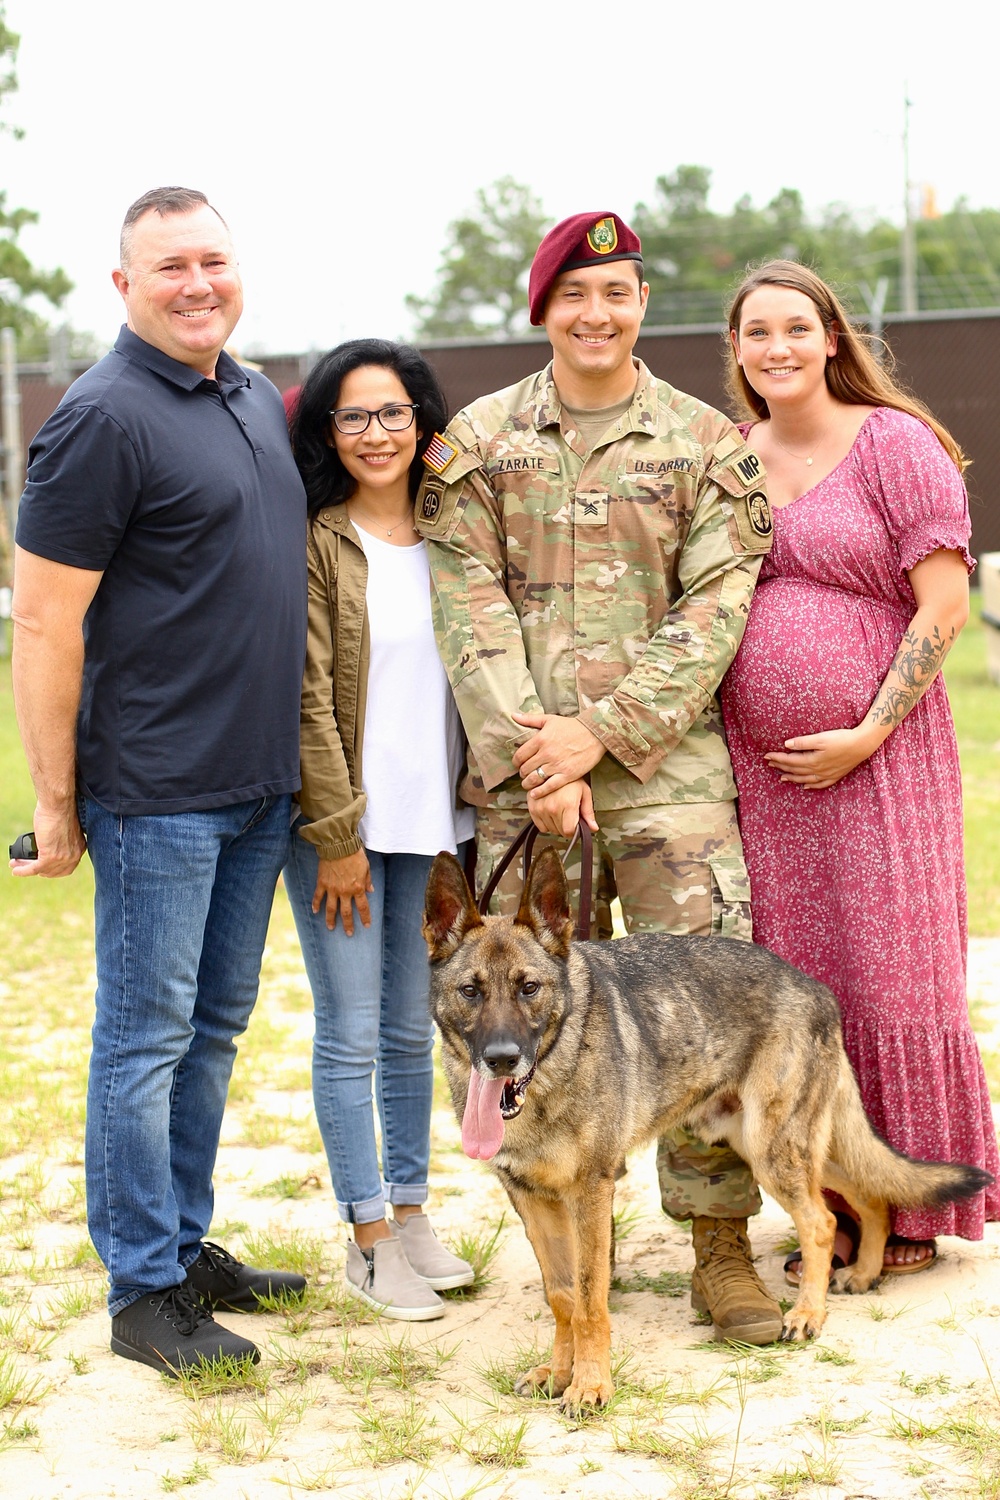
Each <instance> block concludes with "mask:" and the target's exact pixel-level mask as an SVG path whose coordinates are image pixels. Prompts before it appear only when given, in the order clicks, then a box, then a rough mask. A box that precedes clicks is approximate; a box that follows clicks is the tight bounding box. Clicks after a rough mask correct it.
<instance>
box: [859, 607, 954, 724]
mask: <svg viewBox="0 0 1000 1500" xmlns="http://www.w3.org/2000/svg"><path fill="white" fill-rule="evenodd" d="M954 644H955V631H954V630H952V631H950V632H949V635H948V638H947V640H946V639H945V637H944V636H943V635H942V634H941V631H940V630H939V629H938V627H937V626H936V625H935V626H934V633H933V635H932V636H926V635H925V636H924V637H923V639H922V640H921V639H920V637H919V636H918V635H917V633H916V631H914V630H908V631H907V632H906V634H905V635H904V636H903V639H902V641H900V644H899V650H898V651H897V652H896V659H895V661H894V662H893V664H892V666H891V667H890V669H889V673H888V676H887V677H886V680H885V682H884V683H883V684H882V690H881V692H880V693H879V695H878V697H877V698H876V699H875V702H874V703H873V704H872V706H871V711H870V713H869V715H868V717H869V719H870V720H871V722H872V723H873V724H888V726H889V728H890V729H895V727H896V725H897V724H898V723H900V722H901V720H903V719H905V718H906V715H907V714H908V713H909V712H910V709H911V708H912V707H913V705H914V704H915V703H917V702H918V701H919V700H920V699H921V698H922V697H923V695H924V693H926V691H927V689H928V688H929V687H930V685H931V683H932V682H933V681H934V679H935V677H936V676H937V674H938V673H939V672H940V670H941V667H942V665H943V663H944V659H945V657H946V656H947V655H948V652H949V651H950V650H951V648H952V646H953V645H954Z"/></svg>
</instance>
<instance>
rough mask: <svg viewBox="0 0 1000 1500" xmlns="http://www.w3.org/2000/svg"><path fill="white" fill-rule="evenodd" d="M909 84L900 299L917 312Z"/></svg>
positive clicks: (906, 89)
mask: <svg viewBox="0 0 1000 1500" xmlns="http://www.w3.org/2000/svg"><path fill="white" fill-rule="evenodd" d="M909 92H910V90H909V85H908V84H904V85H903V94H904V97H903V187H904V193H905V196H904V200H903V207H904V210H905V211H904V214H903V243H902V256H901V265H900V272H901V276H900V280H901V292H902V295H901V297H900V301H901V303H902V308H903V312H905V313H915V312H917V310H918V307H919V301H918V297H917V226H916V224H915V222H914V219H913V184H912V183H911V182H910V109H911V106H912V101H911V100H910V98H909V97H908V95H909Z"/></svg>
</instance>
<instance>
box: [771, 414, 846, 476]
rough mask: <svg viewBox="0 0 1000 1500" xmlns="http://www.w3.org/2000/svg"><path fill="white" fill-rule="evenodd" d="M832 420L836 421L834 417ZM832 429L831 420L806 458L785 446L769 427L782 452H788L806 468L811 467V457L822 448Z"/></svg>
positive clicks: (790, 456)
mask: <svg viewBox="0 0 1000 1500" xmlns="http://www.w3.org/2000/svg"><path fill="white" fill-rule="evenodd" d="M834 421H836V418H834ZM832 431H833V422H831V423H830V425H829V426H828V427H826V428H825V429H824V431H823V435H822V437H821V438H820V440H819V442H818V443H817V444H816V446H815V448H814V449H813V451H812V452H811V453H810V455H809V457H808V458H806V456H805V454H804V453H793V452H792V450H791V448H786V447H785V445H784V443H783V442H782V441H781V439H780V437H779V436H778V434H777V433H776V432H775V431H774V429H773V428H772V429H771V436H772V438H773V439H774V441H775V442H776V443H777V445H778V447H779V448H780V449H781V450H782V452H783V453H787V454H788V456H789V458H794V459H795V460H796V462H798V463H800V464H805V466H806V468H807V469H811V468H812V461H813V459H814V458H815V457H816V455H817V453H818V452H819V450H820V449H821V448H822V446H823V444H824V443H825V442H826V440H827V438H828V437H829V436H830V433H831V432H832Z"/></svg>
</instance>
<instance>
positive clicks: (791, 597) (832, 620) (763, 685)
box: [722, 579, 906, 751]
mask: <svg viewBox="0 0 1000 1500" xmlns="http://www.w3.org/2000/svg"><path fill="white" fill-rule="evenodd" d="M905 628H906V620H905V618H903V617H902V616H901V615H900V614H899V612H898V611H897V610H895V609H893V608H891V607H888V606H886V605H883V604H881V603H880V602H878V601H874V600H868V599H862V598H859V597H858V596H856V595H852V594H848V593H846V592H844V591H842V590H839V589H830V588H824V587H823V586H822V585H820V584H812V583H806V582H800V581H799V580H792V579H769V580H767V581H766V582H765V583H763V584H761V585H760V587H759V588H758V590H757V592H756V594H755V595H754V599H753V605H752V607H751V609H750V619H749V621H748V623H747V629H746V634H745V635H744V637H743V643H742V645H741V646H740V649H739V651H738V652H737V655H736V659H735V661H734V662H733V665H732V666H731V667H730V669H729V672H728V673H727V675H726V678H725V680H724V683H723V689H722V691H723V701H724V704H725V710H726V723H727V727H728V728H730V729H731V732H732V733H734V734H737V735H740V736H742V737H743V738H744V739H745V740H746V741H747V743H748V744H749V745H750V746H751V747H753V748H754V749H757V750H760V751H765V750H777V749H780V748H781V745H782V743H783V741H785V740H786V739H791V738H792V737H793V736H794V735H799V734H818V733H819V732H820V731H821V730H823V729H851V728H853V727H854V725H855V724H858V723H860V721H861V720H862V718H863V717H864V715H865V714H866V713H867V711H868V709H869V708H870V706H871V702H872V699H873V698H874V697H875V694H876V693H877V692H878V688H879V684H880V683H881V681H882V679H883V677H884V676H885V674H886V672H887V671H888V669H889V666H890V664H891V662H892V659H893V657H894V655H895V652H896V647H897V645H898V644H899V640H900V637H901V635H902V633H903V630H904V629H905Z"/></svg>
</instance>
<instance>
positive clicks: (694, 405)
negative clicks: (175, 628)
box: [416, 214, 781, 1343]
mask: <svg viewBox="0 0 1000 1500" xmlns="http://www.w3.org/2000/svg"><path fill="white" fill-rule="evenodd" d="M647 293H648V287H647V286H646V285H645V283H644V282H643V281H642V264H641V259H640V253H639V241H638V239H637V237H636V236H635V235H634V234H633V233H632V231H631V230H630V229H629V228H628V226H627V225H625V224H624V223H623V222H622V221H621V220H620V219H619V218H618V217H617V215H614V214H581V215H577V216H575V217H574V218H573V219H570V220H566V221H564V222H563V223H562V224H560V225H557V226H556V228H555V229H553V230H552V231H551V232H550V234H549V235H547V236H546V238H545V239H544V240H543V241H542V244H541V246H540V247H539V250H538V253H537V254H536V256H535V260H534V263H533V265H532V272H531V283H530V289H529V295H530V299H531V314H532V322H533V323H539V322H542V321H544V324H545V328H546V331H547V333H548V334H549V337H550V339H551V341H552V345H553V351H554V359H553V362H552V364H551V365H550V366H549V368H548V369H546V370H544V371H542V372H541V373H539V374H537V375H533V376H531V377H529V378H528V379H527V380H523V381H521V382H520V383H519V384H518V385H515V386H512V387H511V388H510V389H508V390H505V391H501V392H499V393H497V394H496V395H493V396H486V397H483V398H482V399H481V400H479V401H476V402H474V403H473V404H472V405H471V406H469V407H467V408H466V409H465V410H464V411H462V412H460V413H459V415H458V416H457V417H455V418H454V420H453V421H452V422H451V423H450V425H449V427H448V430H447V432H446V433H444V434H443V435H439V436H438V437H436V438H435V440H434V441H433V442H432V443H431V445H430V446H429V448H428V450H427V452H426V454H425V457H424V462H425V464H426V465H427V470H428V472H427V474H426V476H425V479H424V482H423V485H422V488H421V491H420V495H419V496H418V499H417V505H416V522H417V527H418V530H419V531H420V532H421V533H422V534H423V535H424V536H425V537H426V538H427V539H428V541H429V543H430V546H429V556H430V565H431V576H432V580H433V586H434V617H435V628H436V631H437V636H438V646H439V649H440V651H441V654H442V657H443V659H444V663H445V666H446V669H447V671H448V675H449V678H450V681H451V685H452V688H453V690H454V693H455V697H456V699H457V702H458V706H459V710H460V712H461V715H462V720H463V723H464V725H465V730H466V733H467V735H468V739H469V745H470V750H469V764H468V775H467V778H466V781H465V783H464V785H463V787H462V795H463V796H464V797H465V798H466V800H467V801H469V802H473V803H475V804H476V805H477V807H478V809H479V816H478V827H477V837H478V845H479V864H478V869H477V881H478V884H479V888H480V889H482V887H483V886H484V885H485V883H486V880H487V879H488V877H489V875H490V873H491V871H492V869H493V868H494V866H495V864H496V863H497V861H498V859H499V857H500V855H501V854H502V853H503V851H504V850H505V849H506V847H507V846H508V845H509V843H510V842H511V839H512V838H513V836H514V834H515V833H516V832H517V830H518V829H519V828H520V827H521V826H522V825H523V823H524V821H525V818H526V815H528V814H529V813H530V815H531V817H532V818H533V819H534V821H535V823H536V825H537V826H538V827H539V829H540V830H541V831H542V832H544V833H548V834H549V835H552V836H555V837H560V836H563V837H564V836H567V835H569V834H570V833H571V832H572V831H573V830H574V829H575V828H576V825H577V821H578V818H579V817H580V816H583V817H585V818H586V819H587V821H588V822H589V823H590V826H591V827H592V828H593V830H594V846H595V863H596V864H597V869H596V871H595V881H596V889H597V893H598V934H597V935H598V936H599V937H609V936H610V921H609V904H610V900H611V898H612V897H613V896H614V895H615V894H617V896H618V897H619V898H620V901H621V906H622V912H623V915H624V918H625V923H626V926H627V928H628V929H629V931H665V932H674V933H688V932H691V933H709V932H716V933H723V934H726V935H728V936H732V937H740V938H745V939H747V940H749V938H750V905H749V894H750V892H749V883H748V880H747V874H746V867H745V865H744V862H743V854H742V847H741V844H740V837H739V831H738V828H737V823H736V816H735V796H736V789H735V786H734V783H733V777H732V769H731V767H730V763H729V753H728V751H727V749H726V743H725V739H724V737H723V732H722V722H721V716H720V713H719V707H718V703H717V701H716V697H715V693H716V688H717V687H718V684H719V681H720V679H721V677H722V675H723V673H724V672H725V670H726V668H727V667H728V666H729V663H730V662H731V660H732V658H733V656H734V654H735V652H736V649H737V647H738V645H739V643H740V640H741V638H742V635H743V630H744V627H745V624H746V618H747V611H748V607H749V603H750V596H751V594H752V592H753V587H754V583H755V581H756V577H757V572H758V569H759V566H760V560H761V556H762V554H763V553H764V552H766V551H767V550H768V549H769V547H770V544H771V520H770V513H769V510H768V505H767V499H766V495H765V492H764V489H763V470H762V468H761V465H760V462H759V460H758V458H757V457H756V455H755V454H754V453H753V452H751V450H750V449H749V448H748V447H747V445H746V443H745V442H744V440H743V438H742V437H741V436H740V433H739V432H738V431H737V429H736V428H735V427H734V426H733V424H732V423H731V422H729V421H728V420H727V419H726V418H725V417H723V416H721V415H720V414H719V413H718V412H716V411H713V410H712V409H711V408H710V407H707V406H705V405H704V404H703V403H702V402H700V401H697V400H695V399H694V398H693V397H691V396H686V395H683V394H682V393H681V392H679V391H675V390H674V389H673V388H672V387H671V386H669V385H667V384H666V382H665V381H661V380H657V379H655V378H654V377H653V376H652V375H651V374H650V373H649V371H648V370H647V369H646V368H645V366H644V365H643V364H642V363H641V361H638V360H633V357H632V350H633V348H634V345H635V341H636V338H637V337H638V332H639V327H640V325H641V321H642V315H643V313H644V311H645V304H646V296H647ZM544 843H545V840H539V847H544ZM574 858H575V861H576V864H575V869H574V864H573V860H574ZM578 869H579V854H578V852H576V851H574V853H573V854H571V856H570V863H569V866H568V873H569V874H570V875H571V876H572V875H573V874H574V873H576V872H577V871H578ZM519 891H520V879H519V874H518V872H517V871H515V870H512V871H511V872H509V875H508V877H507V878H505V880H504V881H503V882H502V883H501V886H500V890H499V893H498V894H499V906H498V909H499V910H501V911H504V912H512V911H514V910H516V906H517V899H518V894H519ZM657 1167H658V1171H659V1176H660V1186H661V1197H662V1202H663V1207H664V1210H665V1211H666V1212H667V1213H669V1214H671V1215H673V1216H674V1217H676V1218H678V1219H691V1220H692V1221H693V1227H694V1239H695V1246H696V1251H697V1259H698V1265H697V1267H696V1270H695V1276H694V1290H695V1294H696V1296H697V1295H698V1294H700V1298H701V1301H700V1305H705V1304H707V1306H708V1309H709V1311H710V1312H711V1313H712V1317H713V1322H714V1323H715V1325H716V1328H717V1330H719V1331H720V1333H722V1334H724V1335H725V1336H727V1337H730V1338H738V1339H741V1340H745V1341H747V1342H754V1343H765V1342H768V1341H770V1340H771V1339H773V1338H776V1337H777V1336H778V1335H779V1334H780V1331H781V1312H780V1309H779V1307H778V1304H777V1302H776V1301H774V1299H772V1298H771V1297H770V1296H769V1295H768V1293H767V1292H766V1290H765V1288H764V1287H763V1285H762V1284H761V1282H760V1281H759V1279H758V1277H757V1275H756V1272H755V1271H754V1270H753V1266H752V1262H751V1258H750V1247H749V1241H748V1239H747V1237H746V1219H747V1216H748V1215H749V1214H752V1213H755V1212H757V1210H758V1209H759V1208H760V1197H759V1194H758V1192H757V1188H756V1185H755V1184H754V1182H753V1180H752V1177H751V1174H750V1172H749V1169H748V1168H747V1166H746V1164H745V1163H744V1162H743V1161H742V1160H741V1158H739V1157H738V1156H737V1155H736V1154H735V1153H734V1152H733V1151H732V1150H731V1149H730V1148H729V1147H728V1146H709V1145H706V1144H705V1143H704V1142H701V1141H699V1140H697V1139H696V1138H695V1137H693V1136H691V1135H689V1134H688V1133H687V1132H685V1131H677V1132H673V1133H671V1135H669V1136H667V1137H664V1139H663V1140H662V1141H661V1142H660V1147H659V1151H658V1155H657Z"/></svg>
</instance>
